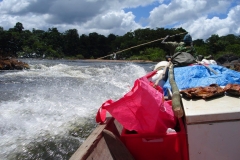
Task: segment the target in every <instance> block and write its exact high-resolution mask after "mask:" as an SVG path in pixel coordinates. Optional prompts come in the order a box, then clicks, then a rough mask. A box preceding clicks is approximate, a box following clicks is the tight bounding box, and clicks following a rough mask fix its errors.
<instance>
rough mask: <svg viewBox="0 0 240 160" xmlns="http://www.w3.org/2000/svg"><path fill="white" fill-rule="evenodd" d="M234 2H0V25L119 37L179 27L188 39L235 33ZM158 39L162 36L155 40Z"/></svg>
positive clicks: (238, 9)
mask: <svg viewBox="0 0 240 160" xmlns="http://www.w3.org/2000/svg"><path fill="white" fill-rule="evenodd" d="M239 17H240V0H0V27H3V29H4V30H8V29H9V28H13V27H14V26H15V24H16V23H17V22H20V23H22V24H23V27H24V29H25V30H30V31H32V29H33V28H35V29H40V30H45V31H47V30H48V29H49V28H53V27H55V28H57V29H58V31H59V32H65V31H67V30H69V29H77V30H78V33H79V35H82V34H86V35H88V34H89V33H93V32H96V33H98V34H101V35H104V36H108V35H109V34H111V33H112V34H115V35H119V36H121V35H124V34H126V33H127V32H129V31H134V30H136V29H144V28H150V29H156V28H169V29H171V28H180V27H182V28H183V29H185V30H186V31H188V32H189V34H191V36H192V38H193V40H194V39H203V40H206V39H207V38H209V37H210V36H211V35H213V34H217V35H219V36H224V35H228V34H235V35H237V36H239V35H240V18H239ZM159 38H163V37H159Z"/></svg>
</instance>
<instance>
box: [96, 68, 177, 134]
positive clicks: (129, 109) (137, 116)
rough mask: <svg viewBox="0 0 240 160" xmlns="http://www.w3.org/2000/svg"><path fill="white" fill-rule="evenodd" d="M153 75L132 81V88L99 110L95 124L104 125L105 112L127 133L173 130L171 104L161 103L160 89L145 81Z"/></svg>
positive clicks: (168, 102) (174, 120)
mask: <svg viewBox="0 0 240 160" xmlns="http://www.w3.org/2000/svg"><path fill="white" fill-rule="evenodd" d="M155 73H156V72H155V71H153V72H150V73H149V74H147V75H146V76H144V77H142V78H139V79H137V80H136V81H135V83H134V86H133V88H132V89H131V90H130V91H129V92H128V93H127V94H125V95H124V96H123V97H122V98H120V99H119V100H117V101H113V100H111V99H109V100H107V101H106V102H104V103H103V104H102V106H101V107H100V108H99V110H98V113H97V116H96V121H97V122H100V123H103V122H104V121H105V117H106V110H107V111H108V112H109V113H110V114H111V115H112V116H113V117H114V118H115V119H116V120H117V121H118V122H119V123H120V124H122V125H123V127H124V128H126V129H127V130H130V131H131V130H135V131H137V132H138V133H165V132H166V130H167V128H174V127H175V126H176V118H175V117H174V113H173V110H172V104H171V101H164V94H163V90H162V88H161V87H160V86H157V88H156V89H155V88H154V87H152V84H153V83H151V82H150V81H149V80H148V78H150V77H151V76H153V75H154V74H155Z"/></svg>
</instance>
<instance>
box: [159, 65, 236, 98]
mask: <svg viewBox="0 0 240 160" xmlns="http://www.w3.org/2000/svg"><path fill="white" fill-rule="evenodd" d="M209 67H210V68H212V69H213V70H214V71H216V72H217V74H214V73H213V72H211V71H210V70H209V69H208V68H207V67H205V66H203V65H193V66H186V67H176V68H174V79H175V81H176V84H177V86H178V88H179V90H183V89H187V88H193V87H200V86H202V87H206V86H209V85H210V84H218V85H219V86H226V85H227V84H229V83H231V84H240V72H237V71H234V70H231V69H228V68H226V67H222V66H219V65H209ZM167 88H169V89H171V86H170V83H169V79H168V80H167V81H166V83H165V84H164V86H163V89H164V91H166V90H167ZM164 94H165V93H164Z"/></svg>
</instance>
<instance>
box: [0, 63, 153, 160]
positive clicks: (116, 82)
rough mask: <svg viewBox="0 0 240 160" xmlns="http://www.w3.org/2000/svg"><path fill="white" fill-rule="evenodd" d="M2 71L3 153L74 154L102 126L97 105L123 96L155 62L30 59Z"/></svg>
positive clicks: (0, 144) (24, 155) (8, 155)
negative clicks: (97, 119) (27, 66)
mask: <svg viewBox="0 0 240 160" xmlns="http://www.w3.org/2000/svg"><path fill="white" fill-rule="evenodd" d="M27 63H28V64H30V66H31V69H30V70H24V71H4V72H0V95H1V96H0V136H1V139H0V157H1V158H2V159H3V160H5V159H69V157H70V156H71V155H72V154H73V152H74V151H75V150H76V149H77V148H78V147H79V145H80V144H81V143H82V142H83V141H84V139H85V138H86V137H87V135H88V134H89V133H90V132H91V131H92V129H93V128H94V127H95V126H96V124H95V121H94V118H95V114H96V111H97V109H98V108H99V107H100V106H101V104H102V103H103V102H105V101H106V100H108V99H110V98H111V99H115V100H116V99H118V98H120V97H121V96H123V95H124V94H125V93H126V92H128V91H129V90H130V89H131V87H132V86H133V83H134V81H135V80H136V79H137V78H139V77H141V76H143V75H145V74H146V73H147V72H148V71H150V70H151V68H150V66H151V64H142V63H139V64H136V63H135V64H133V63H106V62H105V63H103V62H85V61H50V60H30V61H27Z"/></svg>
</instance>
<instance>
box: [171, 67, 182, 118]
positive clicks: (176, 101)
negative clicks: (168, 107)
mask: <svg viewBox="0 0 240 160" xmlns="http://www.w3.org/2000/svg"><path fill="white" fill-rule="evenodd" d="M169 83H170V85H171V88H172V109H173V112H174V115H175V116H176V117H177V118H181V117H183V115H184V112H183V107H182V101H181V96H180V93H179V89H178V87H177V84H176V82H175V79H174V65H173V64H171V65H170V67H169Z"/></svg>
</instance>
